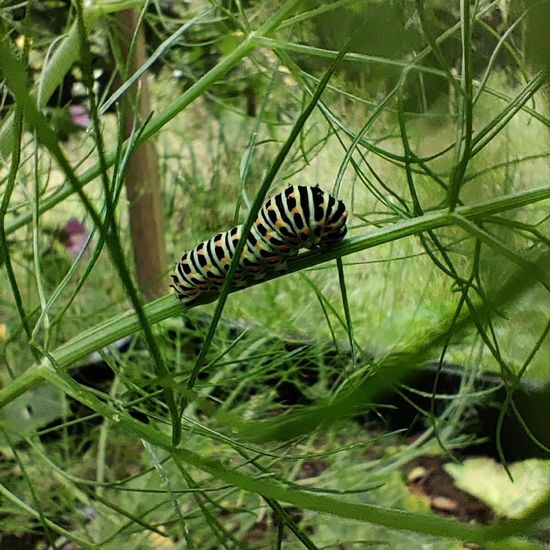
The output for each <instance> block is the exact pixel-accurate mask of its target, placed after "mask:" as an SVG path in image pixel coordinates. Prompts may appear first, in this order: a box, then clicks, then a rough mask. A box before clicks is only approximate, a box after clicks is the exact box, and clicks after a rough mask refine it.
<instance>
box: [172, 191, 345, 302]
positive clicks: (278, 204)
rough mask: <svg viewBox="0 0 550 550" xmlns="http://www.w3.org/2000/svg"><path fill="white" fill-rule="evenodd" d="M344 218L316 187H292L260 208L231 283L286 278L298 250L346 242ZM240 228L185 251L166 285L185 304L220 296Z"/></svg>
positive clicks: (342, 208)
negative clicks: (272, 276)
mask: <svg viewBox="0 0 550 550" xmlns="http://www.w3.org/2000/svg"><path fill="white" fill-rule="evenodd" d="M347 216H348V213H347V210H346V207H345V205H344V203H343V202H342V201H341V200H338V199H336V198H334V197H333V196H332V195H330V194H329V193H326V192H325V191H323V190H322V189H321V188H320V187H319V186H318V185H316V186H315V187H310V186H306V185H291V186H290V187H287V188H286V189H284V190H283V191H282V192H281V193H279V194H277V195H274V196H273V197H271V198H270V199H268V201H267V202H266V203H265V204H264V205H263V207H262V208H261V210H260V212H259V214H258V217H257V218H256V221H255V222H254V224H253V225H252V228H251V230H250V233H249V234H248V236H247V238H246V244H245V247H244V250H243V253H242V255H241V258H240V260H239V265H238V266H237V269H236V271H235V274H234V276H233V279H232V287H233V288H241V287H243V286H246V285H247V283H249V282H250V281H254V280H261V279H263V278H265V276H266V275H267V274H268V273H271V272H278V273H284V271H285V270H286V260H287V259H288V258H290V257H292V256H295V255H296V254H298V251H299V250H300V249H301V248H316V247H320V246H322V247H324V246H330V245H331V244H334V243H336V242H338V241H340V240H341V239H343V238H344V236H345V235H346V232H347V226H346V219H347ZM241 232H242V225H238V226H236V227H233V228H231V229H229V230H228V231H226V232H224V233H218V234H217V235H214V236H213V237H212V238H211V239H209V240H208V241H204V242H201V243H199V244H198V245H197V246H196V247H195V248H193V250H189V251H187V252H186V253H185V254H184V255H183V256H182V258H181V260H180V261H179V262H178V263H177V265H176V267H175V269H174V272H173V273H172V284H171V285H170V286H171V287H172V288H173V289H174V291H175V293H176V295H177V297H178V298H179V299H180V300H182V301H183V302H184V303H189V302H192V301H193V300H194V299H196V298H197V297H198V296H199V295H200V294H202V293H209V292H215V291H217V290H219V288H220V287H221V285H222V284H223V282H224V280H225V276H226V274H227V272H228V271H229V266H230V264H231V260H232V258H233V256H234V254H235V249H236V247H237V245H238V243H239V241H240V239H241Z"/></svg>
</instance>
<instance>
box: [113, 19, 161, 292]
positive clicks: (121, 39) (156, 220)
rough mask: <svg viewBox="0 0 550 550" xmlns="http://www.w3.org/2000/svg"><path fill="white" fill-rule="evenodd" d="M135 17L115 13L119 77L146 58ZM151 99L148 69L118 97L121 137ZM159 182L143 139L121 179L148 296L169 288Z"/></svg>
mask: <svg viewBox="0 0 550 550" xmlns="http://www.w3.org/2000/svg"><path fill="white" fill-rule="evenodd" d="M138 17H139V12H138V11H136V10H124V11H121V12H119V13H117V14H116V16H115V18H116V25H117V28H116V32H115V36H116V37H117V43H118V45H119V47H120V51H121V54H122V56H123V60H125V61H127V67H126V71H127V74H122V75H121V78H122V79H125V78H127V77H128V76H129V75H131V74H132V73H133V72H134V71H135V70H136V69H137V68H138V67H140V66H141V65H142V64H143V63H144V62H145V60H146V52H145V36H144V33H143V29H142V28H141V27H140V28H139V29H136V26H137V23H138ZM134 35H135V38H134ZM132 40H133V43H132ZM130 49H132V51H130ZM150 105H151V102H150V97H149V86H148V83H147V75H146V74H144V75H143V76H142V77H141V78H140V79H139V81H138V82H137V85H135V86H133V87H132V88H131V89H130V90H128V91H127V92H126V94H125V97H124V99H123V104H122V108H123V111H122V112H123V117H122V118H123V133H124V137H125V138H126V137H128V136H129V135H130V133H131V131H132V127H133V125H134V119H135V118H137V119H138V121H143V120H144V119H145V118H146V117H147V115H148V114H149V113H150V111H151V106H150ZM158 182H159V168H158V158H157V153H156V150H155V149H154V147H153V144H152V143H151V142H150V141H147V142H145V143H143V144H142V145H140V146H139V147H138V148H137V149H136V150H135V151H134V152H133V154H132V157H131V158H130V161H129V164H128V170H127V173H126V182H125V183H126V196H127V198H128V203H129V216H130V230H131V236H132V245H133V250H134V256H135V262H136V273H137V279H138V283H139V287H140V289H141V292H142V293H143V295H144V296H145V297H146V298H147V299H149V300H152V299H154V298H158V297H160V296H162V295H163V294H165V293H166V291H167V288H168V283H167V281H166V278H165V276H164V271H165V269H166V248H165V242H164V227H163V215H162V201H161V194H160V188H159V184H158Z"/></svg>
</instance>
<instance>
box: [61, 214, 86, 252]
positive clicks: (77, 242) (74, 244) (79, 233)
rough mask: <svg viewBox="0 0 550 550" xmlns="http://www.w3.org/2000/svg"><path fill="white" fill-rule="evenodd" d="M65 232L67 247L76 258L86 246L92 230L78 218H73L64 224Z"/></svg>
mask: <svg viewBox="0 0 550 550" xmlns="http://www.w3.org/2000/svg"><path fill="white" fill-rule="evenodd" d="M63 232H64V233H65V241H64V244H65V248H66V249H67V251H68V252H69V254H70V255H71V256H72V257H73V258H76V257H77V256H78V255H79V254H80V252H82V250H83V249H84V247H85V246H86V241H87V240H88V237H89V235H90V232H89V231H88V230H87V229H86V227H85V226H84V224H82V223H81V222H79V221H78V220H77V219H76V218H71V219H70V220H69V221H68V222H67V223H66V224H65V225H64V227H63Z"/></svg>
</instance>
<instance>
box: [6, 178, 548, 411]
mask: <svg viewBox="0 0 550 550" xmlns="http://www.w3.org/2000/svg"><path fill="white" fill-rule="evenodd" d="M545 199H550V185H548V186H545V187H539V188H536V189H532V190H529V191H521V192H519V193H512V194H510V195H506V196H504V197H500V198H498V199H493V200H491V201H487V202H484V203H479V204H474V205H472V206H460V207H458V208H457V209H456V211H455V214H454V215H453V214H449V212H448V211H447V210H446V209H445V210H438V211H436V212H431V213H428V214H424V215H423V216H419V217H417V218H413V219H411V220H405V221H402V222H399V223H396V224H394V225H391V226H389V227H385V228H382V229H377V230H375V231H372V232H371V233H369V234H368V235H365V236H358V237H354V238H351V239H347V240H346V241H344V242H343V243H342V244H340V245H337V246H334V247H333V248H331V249H330V250H327V251H322V252H321V251H315V252H306V253H304V254H301V255H299V256H298V257H296V258H292V259H291V260H289V265H288V273H294V272H296V271H300V270H301V269H304V268H307V267H312V266H314V265H317V264H319V263H321V262H325V261H328V260H333V259H335V258H339V257H341V256H345V255H348V254H353V253H355V252H360V251H361V250H366V249H368V248H373V247H375V246H378V245H381V244H385V243H388V242H390V241H395V240H398V239H402V238H404V237H409V236H411V235H418V234H420V233H422V232H424V231H429V230H432V229H437V228H439V227H445V226H448V225H453V224H454V223H456V221H457V218H456V216H457V215H458V216H461V217H462V218H465V219H468V220H476V219H482V218H485V217H487V216H492V215H494V214H498V213H499V212H505V211H507V210H511V209H514V208H518V207H520V206H525V205H528V204H532V203H536V202H539V201H542V200H545ZM275 277H276V276H270V277H268V278H267V279H268V280H269V279H272V278H275ZM256 284H259V283H256ZM215 298H216V297H215V296H212V295H205V296H204V297H203V298H201V299H200V300H197V302H196V303H195V304H193V307H195V306H197V305H201V304H204V303H208V302H210V301H212V300H214V299H215ZM182 310H183V308H182V306H181V304H180V303H179V302H178V301H177V300H176V298H175V297H174V296H173V295H169V296H163V297H162V298H159V299H158V300H155V301H154V302H150V303H149V304H146V305H145V306H144V307H143V311H144V315H145V317H146V319H147V323H148V324H149V325H154V324H156V323H158V322H160V321H163V320H164V319H168V318H170V317H173V316H176V315H181V314H182ZM183 311H185V310H183ZM139 328H140V322H139V320H138V318H137V315H136V314H135V313H134V312H132V311H129V312H127V313H124V314H122V315H118V316H116V317H113V318H112V319H109V320H108V321H106V322H105V323H102V324H100V325H97V326H95V327H93V328H91V329H89V330H87V331H85V332H83V333H81V334H79V335H77V336H75V337H74V338H72V339H71V340H69V341H68V342H66V343H65V344H63V345H61V346H59V347H58V348H57V349H56V350H55V351H53V352H51V354H52V357H53V358H54V359H55V362H56V364H57V365H58V366H59V367H61V368H68V367H71V366H74V365H75V363H77V362H78V361H80V360H82V359H83V358H85V357H86V356H87V355H88V354H90V353H92V352H93V351H96V350H98V349H101V348H102V347H104V346H107V345H109V344H111V343H113V342H116V341H117V340H118V339H120V338H123V337H124V336H128V335H130V334H134V333H135V332H137V331H138V330H139ZM49 368H50V367H48V366H47V365H45V364H42V363H39V364H36V365H34V366H32V367H30V368H29V369H28V370H27V371H25V372H24V373H23V374H22V375H21V376H19V377H18V378H17V379H15V380H14V381H13V382H12V383H11V384H10V385H9V386H7V387H6V388H4V389H2V390H0V408H1V407H3V406H4V405H6V404H7V403H9V402H10V401H13V400H14V399H15V398H16V397H18V396H19V395H22V394H23V393H25V392H26V391H27V390H29V389H30V388H33V387H35V386H36V385H38V384H39V383H40V382H42V381H43V380H44V377H45V375H44V373H45V370H46V369H49Z"/></svg>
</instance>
